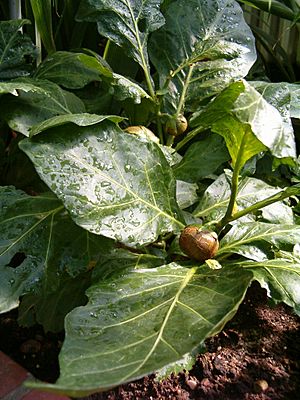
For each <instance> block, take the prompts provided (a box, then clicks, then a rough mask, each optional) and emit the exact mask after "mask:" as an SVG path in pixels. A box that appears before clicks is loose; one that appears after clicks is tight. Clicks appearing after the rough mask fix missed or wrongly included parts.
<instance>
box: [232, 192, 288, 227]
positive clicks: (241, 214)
mask: <svg viewBox="0 0 300 400" xmlns="http://www.w3.org/2000/svg"><path fill="white" fill-rule="evenodd" d="M290 196H291V193H288V192H286V191H282V192H279V193H276V194H273V195H272V196H269V197H267V198H266V199H264V200H261V201H258V202H257V203H254V204H252V205H251V206H249V207H246V208H244V210H241V211H238V212H236V213H235V214H234V215H233V216H232V217H231V218H230V220H229V221H228V222H232V221H235V220H236V219H239V218H241V217H244V216H245V215H247V214H250V213H253V212H255V211H257V210H260V209H262V208H264V207H267V206H269V205H270V204H273V203H276V202H277V201H282V200H284V199H286V198H287V197H290Z"/></svg>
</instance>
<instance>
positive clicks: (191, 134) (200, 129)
mask: <svg viewBox="0 0 300 400" xmlns="http://www.w3.org/2000/svg"><path fill="white" fill-rule="evenodd" d="M206 130H207V127H204V126H201V125H199V126H197V128H195V129H193V130H192V131H190V132H189V133H188V134H187V135H186V137H184V138H183V139H182V140H181V141H180V142H179V143H178V144H177V146H176V147H175V150H176V151H178V150H180V149H181V148H182V147H183V146H184V145H185V144H186V143H188V142H189V141H190V140H192V139H194V137H195V136H197V135H198V133H200V132H204V131H206Z"/></svg>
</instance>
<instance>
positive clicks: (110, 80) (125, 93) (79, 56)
mask: <svg viewBox="0 0 300 400" xmlns="http://www.w3.org/2000/svg"><path fill="white" fill-rule="evenodd" d="M34 76H35V77H36V78H38V79H48V80H50V81H52V82H55V83H57V84H58V85H61V86H63V87H65V88H67V89H79V88H82V87H84V86H85V85H87V84H88V83H91V82H102V83H98V86H100V87H102V86H103V82H105V83H106V84H108V85H109V88H110V92H111V93H110V94H111V95H114V96H115V97H116V99H118V100H120V101H122V100H125V99H128V98H129V99H132V100H133V101H134V103H136V104H138V103H140V102H141V100H142V99H143V98H148V97H149V95H148V94H147V93H146V92H145V90H144V89H143V88H142V87H141V86H140V85H139V84H138V83H136V82H134V81H133V80H131V79H129V78H128V77H126V76H123V75H120V74H117V73H115V72H113V71H112V70H111V68H110V66H109V65H108V64H107V62H106V61H105V60H103V58H101V57H99V56H98V55H88V54H84V53H71V52H67V51H58V52H56V53H54V54H51V56H49V57H48V58H46V60H45V61H44V62H43V63H42V64H41V65H40V66H39V68H38V69H37V71H36V72H35V75H34ZM89 90H90V89H89ZM98 91H99V88H98Z"/></svg>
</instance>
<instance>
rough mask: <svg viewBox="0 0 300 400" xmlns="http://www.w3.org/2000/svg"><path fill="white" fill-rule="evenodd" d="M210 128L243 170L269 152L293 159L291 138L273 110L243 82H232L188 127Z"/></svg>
mask: <svg viewBox="0 0 300 400" xmlns="http://www.w3.org/2000/svg"><path fill="white" fill-rule="evenodd" d="M197 125H202V126H206V127H210V128H211V130H212V131H213V132H216V133H218V134H220V135H221V136H223V137H224V139H225V142H226V145H227V148H228V150H229V153H230V155H231V157H232V163H233V165H235V164H236V162H237V160H239V165H241V166H243V165H244V164H245V163H246V162H247V161H248V160H249V159H250V158H251V157H253V156H254V155H256V154H258V153H259V152H261V151H265V150H266V148H268V149H269V150H270V151H271V153H272V154H273V156H275V157H277V158H285V157H293V158H295V157H296V148H295V147H296V146H295V140H294V137H293V135H292V136H291V135H290V132H287V131H285V127H284V121H283V119H282V117H281V115H280V113H279V112H278V110H277V109H276V108H274V107H273V106H271V105H270V104H269V103H268V102H267V101H265V100H264V98H263V96H262V95H261V94H260V93H259V92H257V91H256V90H255V89H254V88H253V87H252V86H250V85H249V84H248V83H247V82H246V81H241V82H235V83H233V84H231V85H230V86H229V87H228V88H226V89H225V90H223V92H222V93H221V94H220V95H219V96H217V97H216V99H215V100H214V101H212V102H211V103H210V104H209V105H208V106H207V108H206V109H204V110H202V111H201V112H200V113H197V114H195V115H194V117H193V118H192V119H191V126H197Z"/></svg>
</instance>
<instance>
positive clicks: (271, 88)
mask: <svg viewBox="0 0 300 400" xmlns="http://www.w3.org/2000/svg"><path fill="white" fill-rule="evenodd" d="M251 85H252V86H253V87H254V88H255V89H256V90H257V91H258V92H259V93H261V95H262V96H263V98H264V99H265V100H266V101H267V102H268V103H270V104H271V105H272V106H273V107H275V108H276V109H277V110H278V111H279V113H280V115H281V118H282V121H283V136H284V139H283V140H284V143H285V146H286V147H287V148H288V149H293V150H292V151H294V147H295V144H294V129H293V125H292V121H291V118H300V112H299V111H300V107H299V101H300V86H299V85H296V84H290V83H286V82H278V83H271V82H251Z"/></svg>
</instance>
